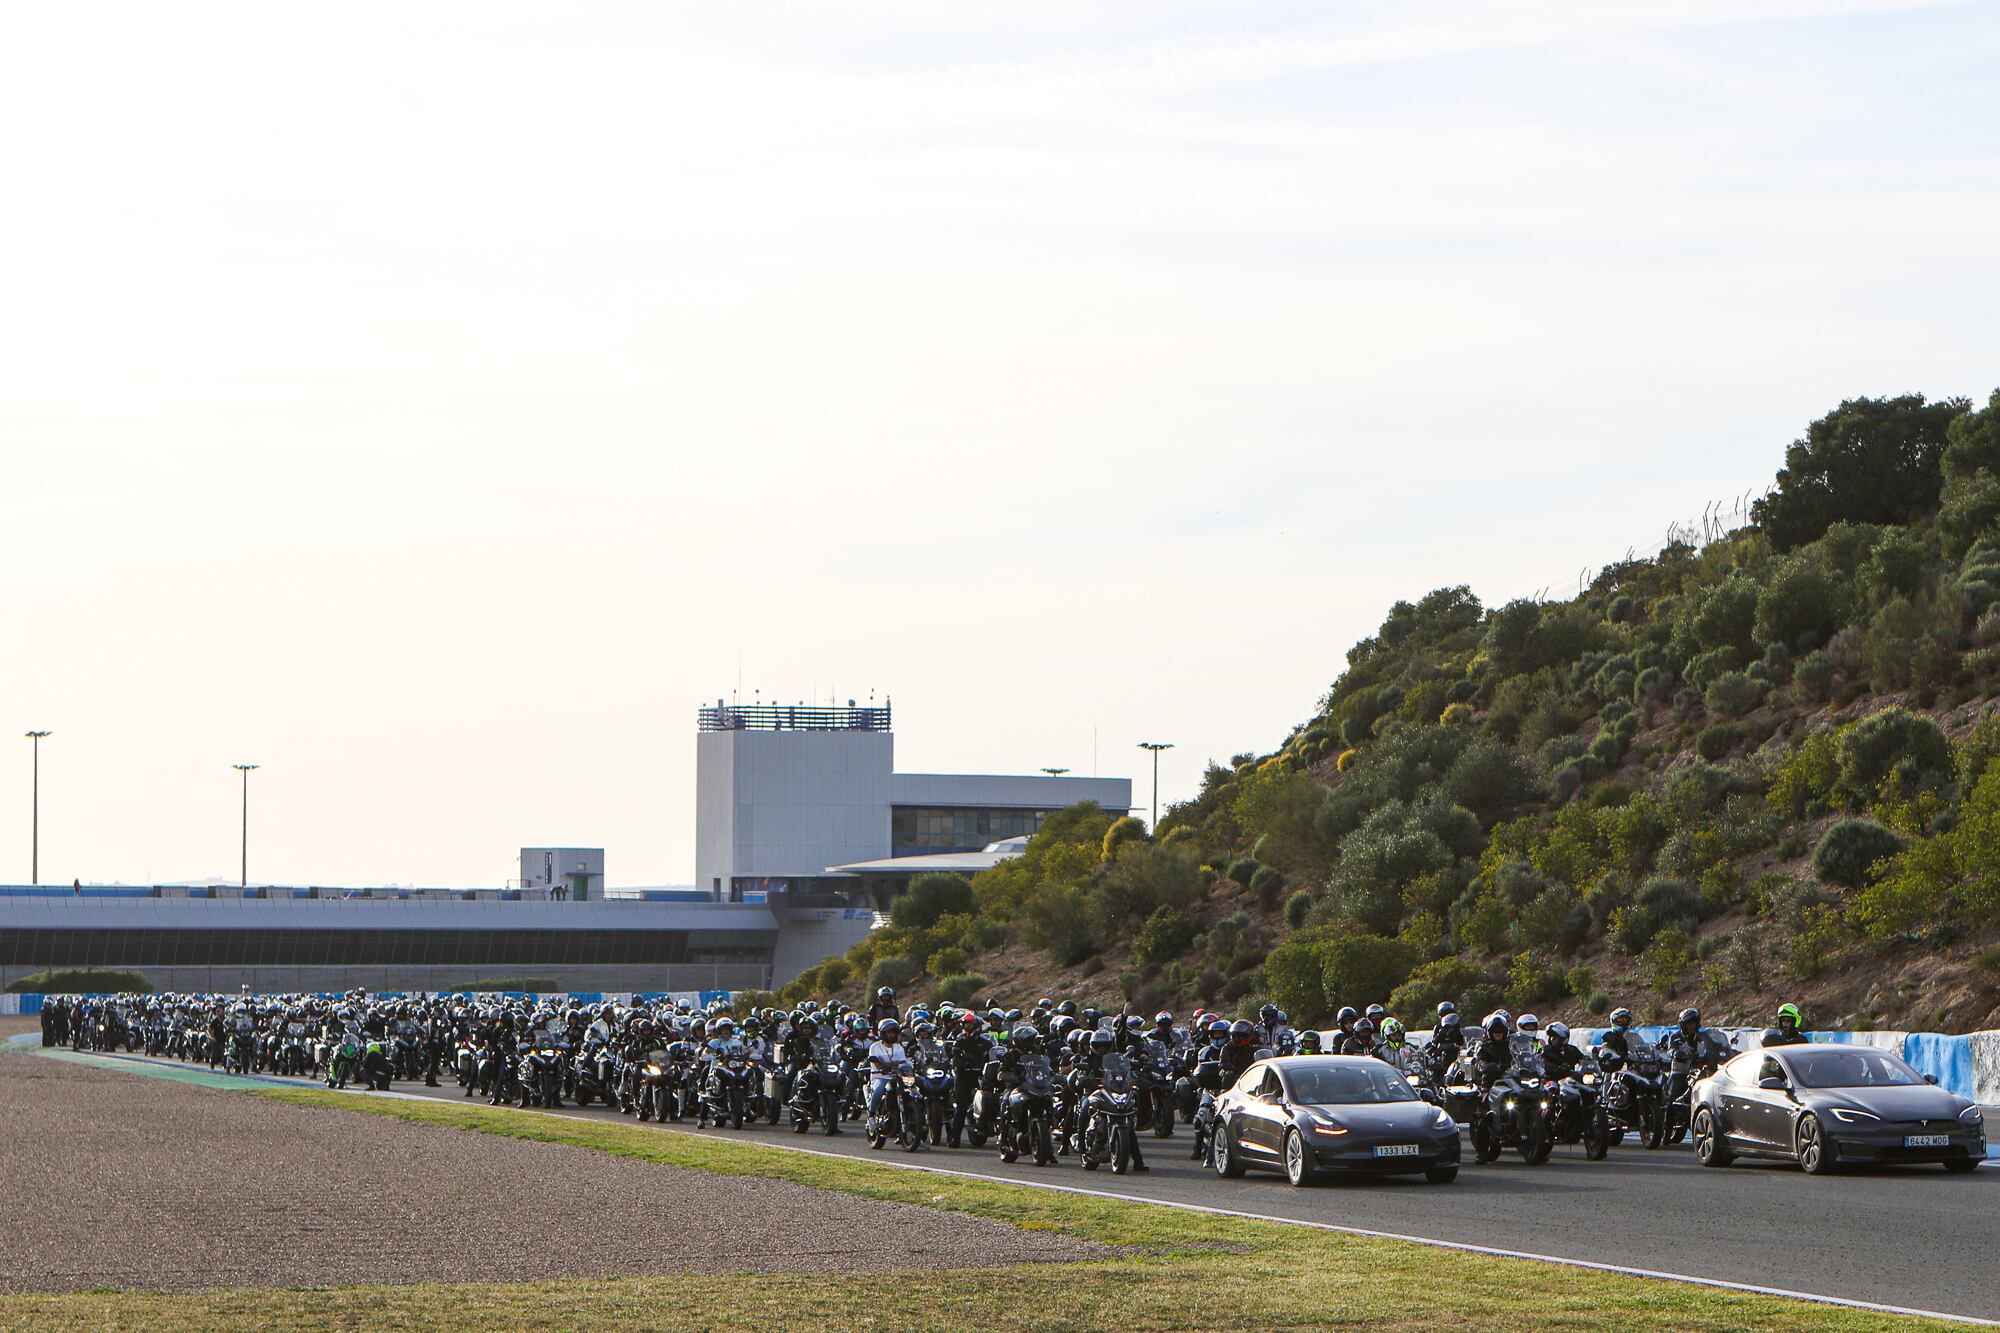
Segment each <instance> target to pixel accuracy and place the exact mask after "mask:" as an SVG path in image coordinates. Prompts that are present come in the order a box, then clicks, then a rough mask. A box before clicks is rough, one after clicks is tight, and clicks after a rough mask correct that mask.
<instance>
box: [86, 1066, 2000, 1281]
mask: <svg viewBox="0 0 2000 1333" xmlns="http://www.w3.org/2000/svg"><path fill="white" fill-rule="evenodd" d="M123 1062H124V1061H121V1063H123ZM133 1063H135V1064H145V1063H151V1062H145V1061H134V1062H133ZM162 1063H166V1064H170V1065H171V1064H172V1063H173V1062H162ZM181 1067H183V1068H184V1067H185V1066H181ZM135 1072H137V1071H136V1070H135ZM282 1081H284V1082H291V1081H292V1080H282ZM397 1088H398V1091H401V1092H405V1093H416V1094H420V1095H425V1096H428V1097H433V1098H436V1099H438V1100H440V1101H445V1102H456V1103H460V1104H466V1103H467V1099H466V1098H464V1097H463V1096H462V1094H461V1093H460V1091H459V1089H458V1088H456V1087H454V1086H450V1085H449V1084H447V1086H446V1087H444V1088H442V1089H438V1090H435V1091H433V1090H430V1089H425V1088H422V1087H416V1086H413V1085H409V1084H398V1085H397ZM354 1095H356V1096H366V1095H368V1094H364V1093H356V1094H354ZM470 1104H475V1105H484V1104H485V1103H484V1102H479V1101H474V1102H472V1103H470ZM566 1114H570V1115H576V1116H580V1117H582V1118H585V1119H592V1120H605V1119H609V1120H616V1121H620V1122H622V1123H626V1124H637V1122H636V1121H634V1120H631V1119H629V1118H627V1117H624V1116H620V1115H618V1114H617V1113H615V1112H609V1111H605V1110H603V1109H601V1108H596V1107H593V1108H591V1109H590V1110H587V1111H573V1110H572V1111H569V1112H567V1113H566ZM659 1128H660V1129H661V1132H678V1133H686V1134H698V1133H706V1134H708V1135H709V1136H711V1137H716V1138H742V1139H748V1140H750V1141H752V1142H758V1143H769V1144H772V1145H774V1146H780V1147H795V1148H809V1149H812V1150H813V1151H815V1152H834V1153H840V1154H842V1155H844V1156H850V1157H858V1158H864V1159H868V1160H879V1161H890V1162H898V1163H914V1164H917V1165H922V1166H930V1167H939V1168H944V1169H948V1170H953V1171H961V1172H967V1173H972V1174H977V1175H981V1176H985V1177H989V1178H991V1179H994V1180H1017V1181H1027V1182H1033V1183H1047V1184H1060V1185H1064V1186H1067V1187H1070V1188H1076V1189H1090V1190H1096V1191H1102V1192H1104V1193H1107V1194H1117V1195H1125V1196H1130V1197H1136V1198H1142V1199H1157V1200H1161V1201H1168V1202H1176V1203H1192V1204H1201V1205H1205V1206H1208V1207H1216V1208H1228V1209H1236V1210H1241V1211H1243V1212H1249V1213H1258V1214H1263V1215H1266V1216H1270V1217H1276V1218H1282V1219H1295V1220H1299V1221H1308V1222H1321V1223H1331V1224H1334V1225H1337V1226H1344V1227H1359V1228H1363V1229H1367V1230H1372V1231H1383V1232H1391V1233H1395V1234H1397V1235H1403V1236H1410V1237H1416V1238H1422V1239H1426V1240H1439V1241H1450V1242H1456V1243H1460V1244H1468V1245H1479V1246H1489V1247H1493V1248H1497V1249H1504V1250H1513V1251H1519V1252H1523V1253H1528V1254H1535V1255H1543V1256H1551V1257H1556V1258H1562V1259H1574V1260H1583V1261H1586V1262H1591V1263H1601V1264H1611V1265H1617V1266H1622V1267H1631V1268H1640V1269H1647V1270H1652V1271H1656V1272H1662V1273H1672V1274H1677V1275H1683V1276H1688V1277H1698V1278H1705V1279H1710V1280H1714V1281H1722V1282H1732V1283H1743V1284H1748V1285H1751V1286H1762V1287H1772V1288H1777V1289H1781V1290H1785V1291H1793V1292H1802V1293H1807V1294H1811V1295H1819V1296H1830V1297H1835V1298H1839V1299H1843V1300H1855V1301H1868V1302H1875V1303H1879V1304H1885V1305H1893V1306H1903V1307H1908V1308H1911V1309H1916V1310H1928V1311H1936V1312H1939V1313H1945V1314H1958V1315H1970V1316H1974V1317H1980V1318H1988V1319H2000V1263H1996V1262H1995V1251H1996V1248H2000V1167H1996V1166H1988V1167H1987V1168H1985V1169H1983V1170H1980V1171H1975V1172H1972V1173H1971V1174H1969V1175H1963V1176H1954V1175H1947V1174H1946V1173H1945V1172H1944V1170H1943V1169H1942V1168H1940V1167H1935V1166H1929V1167H1893V1168H1886V1169H1881V1170H1875V1171H1869V1172H1865V1173H1861V1172H1856V1173H1853V1174H1836V1175H1833V1176H1827V1177H1821V1178H1818V1179H1815V1178H1813V1177H1809V1176H1807V1175H1806V1174H1805V1173H1803V1172H1801V1171H1799V1170H1797V1169H1796V1168H1793V1167H1789V1166H1784V1165H1775V1164H1774V1165H1750V1164H1739V1165H1737V1166H1734V1167H1731V1168H1729V1169H1728V1170H1721V1171H1710V1170H1704V1169H1702V1168H1701V1167H1699V1166H1697V1165H1696V1164H1695V1161H1694V1157H1693V1154H1692V1153H1690V1152H1688V1151H1686V1150H1685V1149H1662V1150H1660V1151H1657V1152H1646V1151H1645V1150H1643V1149H1640V1148H1637V1147H1633V1146H1630V1145H1631V1140H1630V1139H1628V1140H1627V1141H1626V1146H1622V1147H1619V1148H1614V1149H1612V1151H1611V1156H1610V1157H1609V1158H1607V1159H1606V1160H1605V1161H1602V1162H1590V1161H1586V1160H1584V1157H1583V1151H1582V1149H1580V1148H1575V1147H1567V1148H1558V1149H1557V1150H1556V1152H1555V1155H1554V1156H1553V1157H1551V1158H1550V1160H1549V1162H1548V1164H1547V1165H1545V1166H1540V1167H1529V1166H1524V1165H1523V1164H1522V1163H1521V1160H1520V1158H1519V1156H1518V1154H1515V1153H1512V1152H1509V1153H1508V1154H1507V1155H1506V1156H1504V1157H1502V1158H1501V1159H1500V1161H1498V1162H1496V1163H1494V1164H1493V1165H1491V1166H1480V1165H1477V1164H1476V1163H1473V1162H1472V1161H1471V1159H1470V1156H1469V1155H1468V1157H1467V1164H1466V1166H1465V1168H1464V1169H1463V1170H1462V1171H1460V1172H1459V1176H1458V1180H1457V1182H1456V1183H1454V1184H1451V1185H1430V1184H1426V1183H1425V1182H1424V1180H1423V1178H1422V1177H1421V1176H1418V1177H1413V1178H1395V1179H1384V1180H1373V1181H1336V1182H1333V1183H1330V1184H1327V1185H1322V1186H1320V1187H1318V1188H1315V1189H1304V1190H1301V1189H1294V1188H1292V1186H1291V1185H1289V1184H1287V1183H1286V1181H1285V1180H1284V1178H1283V1177H1281V1176H1276V1175H1256V1174H1253V1175H1250V1176H1247V1177H1245V1178H1244V1179H1241V1180H1221V1179H1218V1178H1217V1177H1216V1176H1215V1175H1214V1173H1212V1172H1210V1171H1208V1170H1207V1169H1206V1168H1204V1167H1200V1166H1198V1165H1197V1164H1195V1163H1194V1162H1191V1161H1189V1160H1188V1156H1187V1154H1188V1151H1189V1148H1190V1146H1191V1144H1192V1138H1191V1136H1190V1134H1189V1132H1188V1131H1187V1129H1186V1128H1185V1127H1182V1128H1181V1129H1180V1130H1178V1131H1177V1132H1176V1133H1175V1135H1174V1137H1172V1138H1170V1139H1165V1140H1161V1139H1155V1138H1151V1137H1148V1138H1146V1139H1145V1140H1144V1141H1143V1143H1142V1148H1143V1150H1144V1151H1145V1153H1146V1160H1147V1164H1148V1165H1149V1166H1151V1167H1152V1168H1153V1169H1152V1170H1151V1171H1150V1172H1149V1173H1147V1174H1145V1175H1140V1176H1113V1175H1111V1174H1109V1172H1108V1170H1105V1171H1099V1172H1085V1171H1083V1170H1081V1169H1079V1168H1078V1167H1077V1166H1076V1164H1075V1163H1074V1161H1073V1160H1072V1159H1070V1158H1063V1159H1061V1162H1060V1164H1059V1165H1057V1166H1053V1167H1034V1166H1029V1165H1026V1164H1023V1163H1016V1164H1015V1165H1013V1166H1007V1165H1003V1164H1002V1163H1001V1162H1000V1160H999V1158H998V1157H997V1156H996V1155H995V1154H994V1153H993V1152H992V1151H991V1150H990V1149H988V1150H982V1151H977V1152H975V1151H972V1150H970V1149H964V1150H960V1151H958V1152H953V1151H951V1150H950V1149H936V1150H931V1151H927V1152H919V1153H904V1152H901V1151H898V1150H896V1149H893V1148H891V1149H887V1150H885V1151H883V1152H879V1153H877V1152H873V1151H871V1150H870V1149H869V1147H868V1144H867V1141H866V1140H864V1139H863V1138H862V1137H861V1135H860V1133H859V1130H858V1129H857V1128H855V1127H853V1126H849V1127H848V1130H847V1132H846V1133H845V1134H842V1135H840V1136H838V1137H832V1138H829V1137H827V1136H826V1135H823V1134H816V1133H815V1134H803V1135H801V1134H794V1133H792V1131H791V1129H790V1127H789V1126H786V1125H782V1124H780V1125H776V1126H765V1125H759V1126H757V1127H755V1128H754V1129H745V1130H744V1131H742V1132H741V1133H740V1134H739V1133H737V1132H736V1131H732V1130H706V1131H702V1130H696V1129H694V1128H693V1126H692V1125H679V1126H671V1127H667V1126H662V1127H659Z"/></svg>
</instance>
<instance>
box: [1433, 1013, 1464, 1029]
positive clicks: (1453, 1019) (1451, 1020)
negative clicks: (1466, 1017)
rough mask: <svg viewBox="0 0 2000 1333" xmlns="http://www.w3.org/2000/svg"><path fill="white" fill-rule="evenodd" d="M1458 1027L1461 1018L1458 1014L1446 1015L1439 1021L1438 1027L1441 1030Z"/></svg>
mask: <svg viewBox="0 0 2000 1333" xmlns="http://www.w3.org/2000/svg"><path fill="white" fill-rule="evenodd" d="M1458 1025H1459V1017H1458V1015H1457V1014H1446V1015H1445V1016H1444V1017H1443V1018H1440V1019H1439V1020H1438V1026H1439V1027H1441V1028H1455V1027H1457V1026H1458Z"/></svg>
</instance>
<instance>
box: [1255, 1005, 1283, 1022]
mask: <svg viewBox="0 0 2000 1333" xmlns="http://www.w3.org/2000/svg"><path fill="white" fill-rule="evenodd" d="M1257 1021H1258V1022H1259V1023H1263V1024H1266V1025H1269V1024H1272V1023H1275V1022H1277V1021H1278V1006H1277V1005H1275V1004H1267V1005H1265V1006H1264V1007H1263V1008H1262V1009H1259V1010H1258V1011H1257Z"/></svg>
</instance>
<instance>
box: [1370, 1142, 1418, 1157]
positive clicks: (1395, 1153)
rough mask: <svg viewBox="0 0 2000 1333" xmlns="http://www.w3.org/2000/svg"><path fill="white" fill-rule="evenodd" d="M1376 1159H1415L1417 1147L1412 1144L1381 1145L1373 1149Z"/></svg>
mask: <svg viewBox="0 0 2000 1333" xmlns="http://www.w3.org/2000/svg"><path fill="white" fill-rule="evenodd" d="M1375 1155H1376V1156H1377V1157H1415V1156H1416V1155H1417V1145H1416V1144H1414V1143H1382V1144H1377V1145H1376V1147H1375Z"/></svg>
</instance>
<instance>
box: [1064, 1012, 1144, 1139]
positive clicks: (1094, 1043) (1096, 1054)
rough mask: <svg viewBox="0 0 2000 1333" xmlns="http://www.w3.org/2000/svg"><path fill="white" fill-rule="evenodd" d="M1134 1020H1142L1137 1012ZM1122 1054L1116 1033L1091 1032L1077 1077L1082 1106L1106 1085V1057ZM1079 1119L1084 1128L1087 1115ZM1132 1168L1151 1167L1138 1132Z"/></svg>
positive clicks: (1135, 1136) (1133, 1016)
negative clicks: (1141, 1149) (1092, 1094)
mask: <svg viewBox="0 0 2000 1333" xmlns="http://www.w3.org/2000/svg"><path fill="white" fill-rule="evenodd" d="M1132 1020H1133V1021H1134V1022H1138V1021H1140V1020H1139V1016H1138V1015H1137V1014H1134V1015H1132ZM1122 1054H1125V1052H1124V1051H1123V1050H1121V1049H1120V1048H1119V1045H1118V1038H1117V1037H1116V1036H1115V1035H1114V1034H1112V1033H1109V1032H1102V1031H1100V1032H1093V1033H1091V1034H1090V1040H1089V1042H1088V1044H1087V1045H1086V1046H1085V1047H1084V1056H1083V1061H1082V1067H1081V1069H1080V1070H1079V1073H1078V1079H1077V1082H1078V1088H1079V1091H1078V1096H1077V1101H1078V1103H1079V1105H1080V1106H1083V1107H1088V1105H1089V1101H1090V1094H1091V1093H1093V1092H1095V1091H1096V1090H1097V1089H1098V1088H1101V1087H1103V1086H1104V1059H1105V1057H1106V1056H1109V1055H1122ZM1077 1119H1078V1124H1079V1128H1082V1127H1083V1125H1084V1122H1085V1116H1084V1115H1083V1114H1081V1113H1079V1115H1078V1117H1077ZM1068 1146H1069V1145H1068V1144H1065V1145H1064V1148H1065V1150H1066V1149H1067V1148H1068ZM1132 1169H1133V1170H1134V1171H1145V1170H1148V1169H1149V1168H1148V1167H1147V1166H1146V1159H1145V1157H1144V1156H1143V1155H1141V1153H1140V1152H1139V1137H1138V1135H1136V1134H1135V1135H1133V1136H1132Z"/></svg>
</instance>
